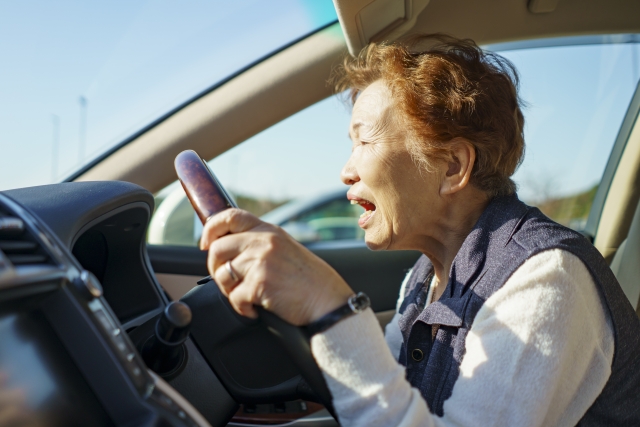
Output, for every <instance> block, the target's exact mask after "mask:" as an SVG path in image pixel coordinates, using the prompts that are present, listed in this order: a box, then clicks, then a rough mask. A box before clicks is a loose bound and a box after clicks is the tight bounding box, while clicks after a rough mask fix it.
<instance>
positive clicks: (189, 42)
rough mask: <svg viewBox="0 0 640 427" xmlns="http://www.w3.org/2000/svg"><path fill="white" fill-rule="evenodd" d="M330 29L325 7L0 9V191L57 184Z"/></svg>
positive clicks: (149, 0)
mask: <svg viewBox="0 0 640 427" xmlns="http://www.w3.org/2000/svg"><path fill="white" fill-rule="evenodd" d="M335 21H336V14H335V9H334V7H333V3H332V2H331V0H276V1H269V2H264V1H260V0H243V1H241V2H234V1H211V0H207V1H189V2H172V1H166V0H146V1H141V0H138V1H136V0H126V1H109V2H83V1H69V2H49V1H44V0H40V1H37V0H34V1H21V2H2V3H1V4H0V51H1V52H2V62H3V66H2V67H0V99H1V100H2V102H1V103H0V147H2V155H1V156H0V190H4V189H8V188H16V187H24V186H30V185H39V184H47V183H51V182H59V181H62V180H64V179H65V178H66V177H68V176H69V175H71V174H73V173H74V172H75V171H77V170H79V169H81V168H82V167H83V166H84V165H86V164H88V163H89V162H91V161H92V160H94V159H96V158H98V157H100V156H101V155H102V154H104V153H105V152H108V151H109V150H110V149H113V148H114V147H116V146H118V145H119V144H121V143H123V142H126V140H127V139H128V138H131V137H132V136H135V135H136V134H137V133H138V132H140V131H141V130H143V129H144V128H145V127H146V126H149V125H151V124H153V123H154V122H155V121H157V120H159V119H161V118H162V117H163V116H165V115H166V114H168V113H170V112H172V111H173V110H175V109H176V108H178V107H180V106H181V105H183V104H184V103H185V102H188V101H190V100H192V99H193V98H194V97H197V96H198V95H199V94H202V93H203V92H205V91H207V90H209V89H211V88H212V87H213V86H215V85H216V84H217V83H220V82H222V81H224V80H225V79H226V78H228V77H230V76H232V75H233V74H235V73H236V72H238V71H240V70H242V69H243V68H245V67H247V66H250V65H251V64H253V63H255V62H256V61H258V60H260V59H261V58H263V57H265V56H267V55H269V54H270V53H272V52H274V51H276V50H278V49H279V48H282V47H283V46H286V45H287V44H289V43H291V42H292V41H294V40H296V39H299V38H300V37H303V36H305V35H307V34H309V33H311V32H313V31H315V30H317V29H319V28H322V27H324V26H326V25H327V24H330V23H332V22H335Z"/></svg>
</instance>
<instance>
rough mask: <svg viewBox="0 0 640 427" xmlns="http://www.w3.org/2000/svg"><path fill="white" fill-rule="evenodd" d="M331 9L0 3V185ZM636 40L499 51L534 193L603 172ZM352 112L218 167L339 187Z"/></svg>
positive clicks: (158, 110) (320, 0) (288, 186)
mask: <svg viewBox="0 0 640 427" xmlns="http://www.w3.org/2000/svg"><path fill="white" fill-rule="evenodd" d="M240 17H241V19H240ZM334 19H335V11H334V10H333V6H332V3H331V1H330V0H306V1H305V0H273V1H269V2H264V1H259V0H244V1H242V2H228V1H217V2H214V1H208V0H207V1H204V0H202V1H190V2H180V3H176V2H172V1H169V0H146V1H137V0H127V1H124V0H112V1H110V2H95V1H93V2H91V1H89V2H88V1H80V0H77V1H57V2H48V1H43V0H42V1H35V0H31V1H29V0H26V1H22V2H2V3H0V52H1V54H0V55H1V58H2V63H3V64H4V65H3V67H0V147H1V148H2V155H0V190H2V189H7V188H14V187H22V186H28V185H38V184H45V183H49V182H54V181H59V180H61V179H64V178H65V177H66V176H68V175H69V174H70V173H71V172H73V171H74V170H76V169H77V168H78V167H79V166H80V165H81V164H83V163H86V162H87V161H88V160H90V159H92V158H94V157H95V156H97V155H99V154H100V153H102V152H103V151H104V150H106V149H108V148H109V147H111V146H112V145H114V144H117V143H118V142H120V141H122V140H124V139H126V138H127V137H128V136H130V135H131V134H133V133H134V132H136V131H137V130H139V129H140V128H142V127H143V126H145V125H146V124H148V123H149V122H151V121H153V120H154V119H156V118H157V117H159V116H161V115H162V114H164V113H165V112H167V111H169V110H171V109H172V108H173V107H175V106H176V105H178V104H180V103H181V102H184V101H185V100H187V99H189V98H190V97H192V96H193V95H195V94H197V93H199V92H200V91H202V90H204V89H206V88H207V87H209V86H211V85H212V84H214V83H215V82H216V81H218V80H220V79H222V78H224V77H225V76H227V75H229V74H231V73H233V72H234V71H235V70H237V69H238V68H241V67H242V66H244V65H246V64H248V63H250V62H252V61H253V60H255V59H256V58H258V57H260V56H262V55H264V54H266V53H268V52H270V51H272V50H274V49H276V48H277V47H279V46H281V45H283V44H285V43H287V42H288V41H290V40H292V39H294V38H296V37H299V36H300V35H302V34H305V33H307V32H308V31H309V30H310V29H312V28H316V27H318V26H319V25H322V24H324V23H326V22H330V21H332V20H334ZM639 49H640V48H639V47H638V46H637V45H630V44H626V45H592V46H570V47H555V48H544V49H533V50H515V51H510V52H504V53H503V54H504V55H505V56H506V57H507V58H509V59H511V60H512V61H513V62H514V63H515V64H516V66H517V67H518V69H519V71H520V74H521V77H522V89H521V95H522V97H523V99H524V100H525V101H527V103H528V106H527V108H526V109H525V117H526V122H527V124H526V127H525V132H526V139H527V154H526V160H525V162H524V163H523V165H522V166H521V168H520V170H519V171H518V172H517V174H516V180H517V182H518V183H519V184H520V187H521V194H522V196H523V197H524V198H525V199H528V200H536V199H538V198H542V196H548V195H562V194H569V193H571V192H575V191H580V190H582V189H585V188H588V187H589V186H591V185H593V184H594V183H596V182H597V181H598V180H599V178H600V176H601V174H602V171H603V169H604V165H605V163H606V160H607V157H608V153H609V150H610V147H611V144H612V143H613V140H614V138H615V136H616V133H617V129H618V127H619V125H620V122H621V120H622V117H623V116H624V113H625V111H626V108H627V106H628V103H629V100H630V98H631V95H632V93H633V91H634V89H635V86H636V83H637V81H638V77H639V75H638V73H639V72H638V69H639V68H640V67H639V65H638V64H639V57H640V50H639ZM81 96H82V97H85V98H86V100H87V110H86V113H87V121H86V133H84V137H83V136H82V135H83V131H82V128H81V123H80V115H81V109H80V101H79V99H80V97H81ZM348 121H349V109H348V107H347V106H345V105H344V104H342V103H340V102H339V101H338V100H336V99H335V98H331V99H328V100H325V101H322V102H321V103H319V104H317V105H315V106H312V107H310V108H309V109H307V110H305V111H303V112H300V113H298V114H297V115H295V116H293V117H291V118H289V119H287V120H285V121H284V122H282V123H280V124H278V125H276V126H274V127H273V128H271V129H268V130H266V131H264V132H262V133H261V134H259V135H257V136H255V137H254V138H252V139H251V140H249V141H247V142H246V143H244V144H241V145H240V146H238V147H236V148H234V149H232V150H230V151H229V152H227V153H224V154H223V155H222V156H220V157H219V158H217V159H215V160H214V161H213V162H212V165H213V168H214V170H215V171H216V173H217V174H218V176H219V177H220V179H221V180H222V181H223V182H224V183H225V184H226V185H227V186H228V187H230V188H231V189H233V190H235V191H237V192H240V193H244V194H247V195H253V196H258V197H271V198H292V197H301V196H308V195H313V194H316V193H318V192H322V191H325V190H329V189H333V188H336V187H339V186H341V183H340V181H339V171H340V168H341V167H342V165H343V163H344V162H345V161H346V159H347V157H348V155H349V151H350V142H349V141H348V139H347V137H346V135H347V126H348ZM56 122H57V123H59V131H58V132H56V128H55V123H56ZM83 138H84V141H85V143H84V145H82V144H81V141H82V140H83ZM56 140H57V141H58V143H57V145H58V161H57V162H55V161H54V160H55V159H54V158H52V157H53V154H54V146H55V144H54V141H56ZM83 147H84V148H83ZM82 153H84V154H82ZM547 193H548V194H547Z"/></svg>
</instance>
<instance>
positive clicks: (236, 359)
mask: <svg viewBox="0 0 640 427" xmlns="http://www.w3.org/2000/svg"><path fill="white" fill-rule="evenodd" d="M175 167H176V172H177V174H178V178H179V179H180V182H181V184H182V187H183V188H184V190H185V193H186V194H187V197H188V198H189V200H190V201H191V204H192V206H193V208H194V210H195V211H196V214H197V215H198V217H199V218H200V220H201V221H202V223H203V224H204V223H205V222H206V220H207V219H208V218H209V217H210V216H211V215H214V214H216V213H218V212H220V211H221V210H224V209H227V208H231V207H237V206H236V205H235V203H234V201H233V199H231V198H230V197H229V195H228V193H227V192H226V191H225V190H224V188H223V187H222V185H221V184H220V182H219V181H218V180H217V178H216V177H215V175H214V174H213V173H212V172H211V170H210V169H209V167H208V166H207V164H206V163H205V162H204V161H203V160H202V158H201V157H200V156H199V155H198V154H197V153H196V152H195V151H192V150H187V151H183V152H182V153H180V154H179V155H178V156H177V157H176V160H175ZM182 301H183V302H185V303H186V304H187V305H189V307H190V308H191V310H192V313H193V321H192V326H191V335H192V337H193V338H194V340H195V341H196V343H197V345H198V347H199V348H200V350H201V351H202V353H203V355H204V357H205V358H206V359H207V361H208V362H209V364H210V365H211V367H212V368H213V369H214V370H215V371H216V374H218V376H219V377H220V379H221V381H222V382H223V383H224V384H225V386H226V387H227V390H229V391H230V392H231V394H232V395H234V397H236V399H237V400H240V401H243V400H244V401H256V402H257V401H260V400H264V399H278V400H286V399H295V398H300V397H304V398H307V399H308V400H319V401H320V403H322V404H323V405H324V406H325V407H326V408H327V410H328V411H329V412H330V413H331V415H332V416H333V417H334V418H336V416H335V413H334V410H333V404H332V397H331V392H330V391H329V388H328V387H327V384H326V381H325V379H324V377H323V375H322V372H321V371H320V368H319V367H318V365H317V363H316V361H315V359H314V358H313V355H312V354H311V347H310V337H309V335H308V334H307V333H306V330H305V329H304V328H303V327H297V326H294V325H292V324H290V323H288V322H286V321H284V320H283V319H281V318H280V317H278V316H277V315H275V314H273V313H271V312H269V311H267V310H265V309H263V308H262V307H257V311H258V321H255V320H252V319H247V318H245V317H243V316H240V315H239V314H237V313H236V312H235V311H234V310H233V308H232V307H231V305H230V303H229V301H228V299H227V298H226V297H225V296H224V295H223V294H222V293H221V292H220V290H219V289H218V286H217V285H216V284H215V283H214V282H213V281H211V282H209V283H206V284H203V285H200V286H198V287H196V288H194V289H193V290H192V291H191V292H189V293H187V295H185V296H184V297H183V298H182ZM213 326H215V328H213ZM213 329H215V330H213ZM265 334H266V335H265ZM273 343H276V344H275V346H274V344H273ZM256 347H258V348H257V350H258V351H259V352H260V353H261V354H260V356H261V357H259V358H255V357H247V355H249V356H252V355H253V354H255V350H256ZM282 350H284V354H283V351H282ZM287 356H288V358H287ZM287 359H288V360H287ZM240 362H241V363H240ZM238 365H240V366H238ZM269 365H270V366H269ZM274 365H275V366H274ZM287 365H288V366H287ZM291 365H293V366H294V367H295V368H297V370H295V369H292V366H291ZM256 368H257V369H256ZM278 369H280V370H281V372H280V373H282V374H283V375H280V376H278V375H277V373H278V372H276V371H277V370H278ZM265 370H272V372H270V374H269V375H267V376H268V378H267V380H265V381H260V380H257V381H253V380H252V378H251V375H249V374H248V372H253V373H254V375H255V374H260V376H264V372H261V371H265ZM298 373H299V374H301V376H302V378H303V379H304V381H301V380H300V377H299V375H297V374H298ZM314 397H315V398H314ZM336 419H337V418H336Z"/></svg>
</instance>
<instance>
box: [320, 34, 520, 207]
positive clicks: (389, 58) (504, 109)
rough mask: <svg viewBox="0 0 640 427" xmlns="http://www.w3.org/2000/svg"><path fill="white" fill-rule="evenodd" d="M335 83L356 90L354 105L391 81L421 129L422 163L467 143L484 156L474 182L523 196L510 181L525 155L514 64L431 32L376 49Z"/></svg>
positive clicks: (418, 152) (417, 149)
mask: <svg viewBox="0 0 640 427" xmlns="http://www.w3.org/2000/svg"><path fill="white" fill-rule="evenodd" d="M426 44H428V47H427V48H424V49H419V48H418V47H419V46H424V45H426ZM332 80H333V82H334V83H335V88H336V90H337V91H338V92H342V91H344V90H347V89H350V90H351V100H352V102H355V100H356V98H357V96H358V94H359V93H360V92H362V91H363V90H364V89H365V88H366V87H367V86H369V85H370V84H371V83H373V82H375V81H377V80H382V81H384V82H385V83H386V84H387V86H388V87H389V89H390V90H391V93H392V96H393V102H394V103H395V105H396V106H397V107H398V108H399V109H400V111H403V112H404V115H403V118H404V119H406V122H407V124H408V125H409V127H410V129H411V130H412V131H413V134H414V135H413V136H414V137H413V138H407V142H408V143H409V144H410V146H409V147H408V148H409V150H410V152H411V153H412V156H413V157H414V159H416V160H417V161H418V163H419V164H421V165H423V166H424V167H427V168H429V167H430V164H431V162H430V160H431V159H451V152H450V146H449V144H448V143H449V142H450V141H451V140H452V139H454V138H457V137H461V138H464V139H466V140H468V141H469V142H470V143H472V144H473V146H474V147H475V150H476V163H475V165H474V168H473V171H472V175H471V183H472V184H473V185H475V186H476V187H477V188H480V189H481V190H483V191H485V192H486V193H487V194H488V195H489V196H491V197H495V196H499V195H506V194H512V193H514V192H515V190H516V185H515V183H514V182H513V181H512V180H511V178H510V177H511V175H513V173H514V172H515V170H516V168H517V167H518V166H519V164H520V162H521V161H522V158H523V155H524V133H523V132H524V116H523V115H522V111H521V106H522V101H521V100H520V98H519V96H518V85H519V78H518V73H517V71H516V69H515V67H514V66H513V64H511V62H509V61H508V60H507V59H505V58H503V57H501V56H500V55H497V54H495V53H492V52H487V51H483V50H482V49H481V48H479V47H478V46H477V45H476V44H475V43H474V42H473V41H472V40H460V39H457V38H454V37H451V36H447V35H443V34H429V35H421V36H414V37H412V38H410V39H405V40H404V41H402V42H398V43H392V44H384V43H383V44H370V45H369V46H367V47H366V48H364V49H363V50H362V51H361V52H360V54H359V55H358V56H357V57H356V58H346V59H345V61H344V63H343V64H342V66H340V67H338V68H337V69H336V70H335V71H334V75H333V77H332Z"/></svg>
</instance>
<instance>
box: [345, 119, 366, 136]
mask: <svg viewBox="0 0 640 427" xmlns="http://www.w3.org/2000/svg"><path fill="white" fill-rule="evenodd" d="M363 125H364V123H362V122H356V123H354V124H353V127H352V128H351V129H349V132H348V133H347V136H348V138H349V139H351V132H353V133H354V134H355V133H356V131H357V130H358V129H359V128H360V127H362V126H363Z"/></svg>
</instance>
